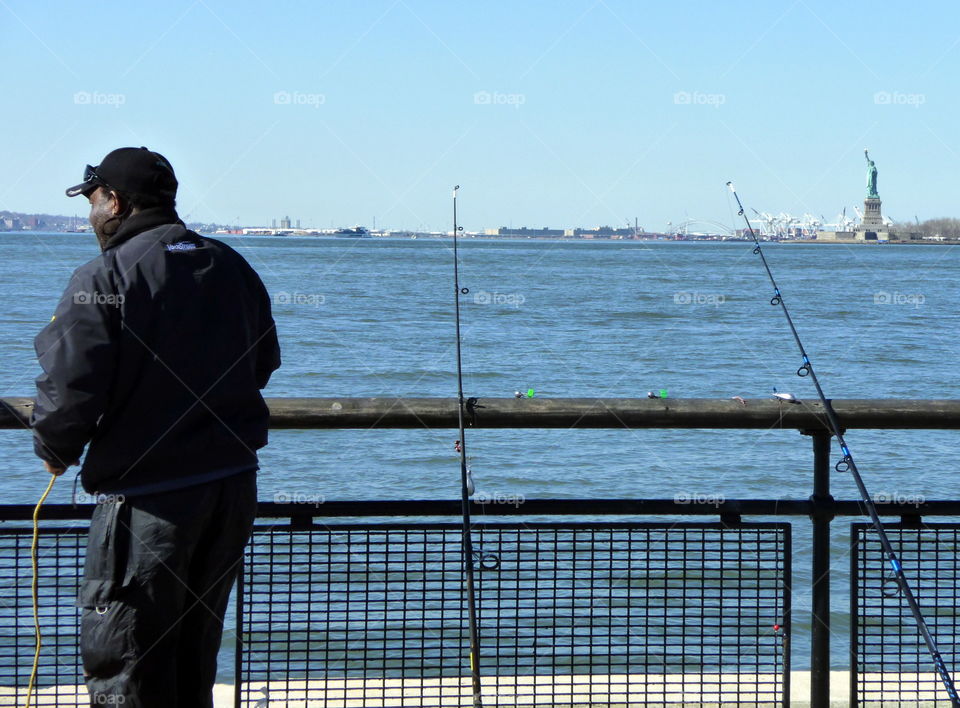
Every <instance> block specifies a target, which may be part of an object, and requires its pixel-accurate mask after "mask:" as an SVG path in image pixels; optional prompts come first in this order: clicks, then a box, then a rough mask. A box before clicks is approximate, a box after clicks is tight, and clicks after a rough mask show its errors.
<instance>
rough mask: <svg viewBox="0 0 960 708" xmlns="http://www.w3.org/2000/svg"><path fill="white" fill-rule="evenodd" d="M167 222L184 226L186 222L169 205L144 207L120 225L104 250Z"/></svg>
mask: <svg viewBox="0 0 960 708" xmlns="http://www.w3.org/2000/svg"><path fill="white" fill-rule="evenodd" d="M167 224H179V225H180V226H184V223H183V222H182V221H181V220H180V217H179V216H177V212H176V210H175V209H170V208H168V207H151V208H149V209H144V210H143V211H138V212H137V213H136V214H134V215H133V216H131V217H130V218H129V219H127V220H126V221H124V222H123V223H122V224H121V225H120V228H119V229H117V233H115V234H114V235H113V236H111V237H110V240H109V241H107V245H106V246H105V247H104V249H103V250H105V251H106V250H108V249H110V248H114V247H115V246H119V245H120V244H121V243H123V242H124V241H127V240H129V239H131V238H133V237H134V236H136V235H137V234H140V233H143V232H144V231H147V230H149V229H153V228H156V227H157V226H164V225H167Z"/></svg>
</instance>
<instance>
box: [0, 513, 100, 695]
mask: <svg viewBox="0 0 960 708" xmlns="http://www.w3.org/2000/svg"><path fill="white" fill-rule="evenodd" d="M85 532H86V525H85V524H84V525H83V527H82V528H45V529H43V532H42V533H41V534H40V542H39V545H38V553H37V557H38V561H39V563H38V567H39V583H38V586H39V597H40V604H39V606H40V626H41V629H42V631H43V648H42V650H41V652H40V664H39V670H38V674H37V687H38V688H37V693H36V695H35V698H34V700H33V701H32V705H35V706H86V705H89V703H90V699H89V697H88V696H87V691H86V688H85V687H84V686H83V678H82V671H81V669H80V654H79V648H78V637H79V635H80V614H79V610H77V608H76V606H75V604H74V601H75V600H76V597H77V588H78V586H79V582H80V574H81V571H82V569H83V553H84V549H85V547H86V535H85ZM31 540H32V531H31V530H30V529H24V528H13V529H10V528H4V529H0V705H10V706H13V705H17V706H22V705H24V703H25V701H26V696H27V686H28V684H29V681H30V671H31V669H32V668H33V656H34V650H35V646H36V645H35V641H36V636H35V634H34V624H33V593H32V589H31V581H32V578H33V568H32V565H31V561H30V542H31Z"/></svg>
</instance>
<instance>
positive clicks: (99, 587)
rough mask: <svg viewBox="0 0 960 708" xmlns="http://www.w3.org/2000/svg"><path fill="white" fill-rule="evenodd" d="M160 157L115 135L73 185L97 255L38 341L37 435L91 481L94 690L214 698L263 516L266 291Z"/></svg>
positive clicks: (168, 707)
mask: <svg viewBox="0 0 960 708" xmlns="http://www.w3.org/2000/svg"><path fill="white" fill-rule="evenodd" d="M177 186H178V184H177V179H176V176H175V175H174V172H173V168H172V166H171V165H170V163H169V162H168V161H167V160H166V158H164V157H163V156H162V155H160V154H158V153H155V152H151V151H150V150H148V149H147V148H120V149H118V150H114V151H113V152H111V153H110V154H108V155H107V156H106V157H105V158H104V159H103V161H102V162H101V163H100V164H99V165H98V166H97V167H90V166H89V165H88V166H87V169H86V172H85V173H84V177H83V182H82V183H80V184H78V185H76V186H75V187H71V188H70V189H68V190H67V195H68V196H71V197H73V196H77V195H81V194H82V195H84V196H85V197H87V198H88V199H89V201H90V223H91V225H92V226H93V229H94V232H95V233H96V235H97V240H98V241H99V243H100V248H101V250H102V253H101V254H100V255H99V256H97V257H96V258H94V259H93V260H92V261H90V262H89V263H87V264H86V265H83V266H81V267H80V268H78V269H77V270H76V271H75V272H74V274H73V277H72V279H71V280H70V283H69V285H68V286H67V289H66V291H65V292H64V294H63V297H62V298H61V300H60V303H59V305H57V308H56V312H55V314H54V316H53V319H52V321H51V322H50V324H48V325H47V326H46V327H45V328H44V329H43V331H41V332H40V334H39V335H37V338H36V342H35V346H36V350H37V356H38V357H39V360H40V365H41V366H42V367H43V371H44V373H43V374H42V375H41V376H40V377H39V378H38V379H37V403H36V408H35V409H34V414H33V428H34V447H35V449H36V452H37V455H39V456H40V458H42V459H43V461H44V463H45V464H46V467H47V470H48V471H49V472H50V473H51V474H54V475H60V474H63V472H64V470H65V469H66V467H68V466H69V465H73V464H78V463H79V462H78V461H79V459H80V456H81V454H82V452H83V449H84V447H85V446H86V445H87V444H88V443H89V448H88V449H87V453H86V457H85V458H84V461H83V466H82V468H81V470H80V475H81V479H82V482H83V487H84V489H85V490H87V491H88V492H90V493H93V494H97V495H98V499H99V503H98V504H97V506H96V508H95V509H94V512H93V519H92V521H91V525H90V537H89V541H88V545H87V555H86V560H85V564H84V574H83V582H82V584H81V589H80V596H79V598H78V605H79V606H80V607H81V608H83V609H82V619H81V639H80V644H81V656H82V659H83V667H84V676H85V678H86V682H87V687H88V689H89V692H90V696H91V705H123V706H124V707H125V708H141V707H153V706H163V707H164V708H195V707H201V708H203V707H210V706H212V705H213V699H212V688H213V683H214V680H215V678H216V669H217V665H216V657H217V651H218V649H219V647H220V640H221V633H222V625H223V616H224V613H225V611H226V604H227V599H228V596H229V594H230V589H231V587H232V585H233V582H234V580H235V578H236V574H237V571H238V568H239V565H240V562H241V559H242V554H243V547H244V545H245V544H246V542H247V540H248V538H249V535H250V530H251V528H252V525H253V519H254V516H255V514H256V505H257V490H256V470H257V454H256V450H257V449H259V448H261V447H263V446H264V445H266V443H267V423H268V411H267V407H266V405H265V403H264V401H263V398H262V397H261V395H260V389H262V388H263V387H264V386H266V384H267V381H268V380H269V378H270V374H271V373H272V372H273V371H274V370H275V369H277V367H279V366H280V351H279V345H278V343H277V335H276V329H275V327H274V322H273V318H272V316H271V313H270V300H269V298H268V296H267V292H266V290H265V288H264V286H263V283H262V282H261V281H260V278H259V277H258V276H257V274H256V273H255V272H254V270H253V269H252V268H251V267H250V266H249V264H247V262H246V261H245V260H244V259H243V257H242V256H240V255H239V254H238V253H237V252H236V251H234V250H233V249H231V248H229V247H228V246H226V245H225V244H223V243H220V242H219V241H216V240H214V239H210V238H206V237H203V236H200V235H199V234H196V233H194V232H192V231H189V230H187V228H186V227H185V226H184V224H183V222H182V221H180V219H179V218H178V216H177V212H176V209H175V206H176V193H177Z"/></svg>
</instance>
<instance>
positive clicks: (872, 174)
mask: <svg viewBox="0 0 960 708" xmlns="http://www.w3.org/2000/svg"><path fill="white" fill-rule="evenodd" d="M863 156H864V157H865V158H866V159H867V199H879V198H880V195H879V194H878V193H877V166H876V165H875V164H874V162H873V160H871V159H870V155H869V154H868V153H867V149H866V148H864V149H863Z"/></svg>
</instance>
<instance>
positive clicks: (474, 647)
mask: <svg viewBox="0 0 960 708" xmlns="http://www.w3.org/2000/svg"><path fill="white" fill-rule="evenodd" d="M458 189H460V185H459V184H458V185H457V186H455V187H454V188H453V294H454V311H455V312H456V322H457V420H458V424H459V428H460V439H459V440H458V441H457V445H456V449H457V451H458V452H459V453H460V506H461V509H462V511H463V534H462V538H463V570H464V590H465V591H466V595H467V618H468V622H469V626H470V674H471V678H472V680H473V706H474V708H483V698H482V697H481V695H480V632H479V630H478V628H477V599H476V592H475V591H474V585H473V539H472V538H471V533H470V532H471V525H470V495H471V494H473V484H472V480H471V478H470V470H468V469H467V440H466V436H465V435H464V423H463V413H464V409H465V408H466V407H467V405H468V404H467V403H465V402H464V400H463V361H462V358H461V356H460V296H461V295H466V294H467V293H468V292H470V290H469V288H462V289H461V287H460V264H459V260H458V255H457V233H458V232H459V231H460V228H461V227H459V226H457V190H458ZM470 400H471V401H472V400H473V399H470Z"/></svg>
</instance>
